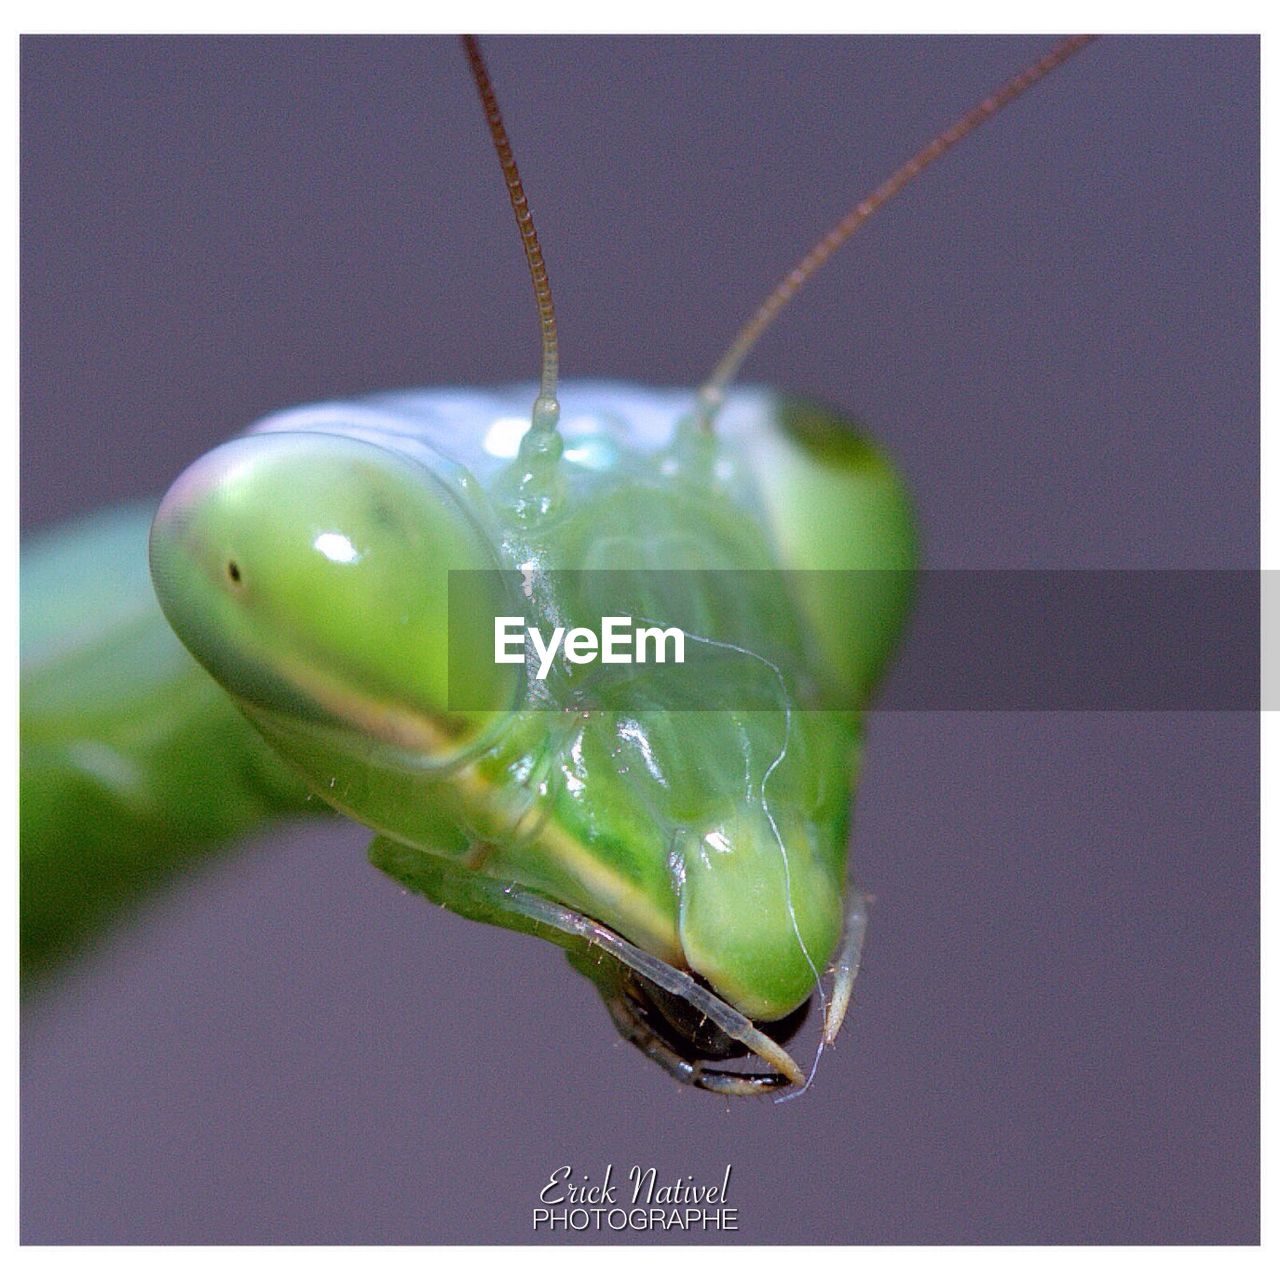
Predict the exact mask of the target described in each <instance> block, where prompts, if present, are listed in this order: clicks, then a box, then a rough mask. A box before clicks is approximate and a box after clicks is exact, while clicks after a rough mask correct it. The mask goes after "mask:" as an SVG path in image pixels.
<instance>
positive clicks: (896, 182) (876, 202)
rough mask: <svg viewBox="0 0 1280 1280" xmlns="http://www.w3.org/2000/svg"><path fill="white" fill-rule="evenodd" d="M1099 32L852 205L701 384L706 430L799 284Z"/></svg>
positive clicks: (1062, 46) (1057, 54) (1056, 54)
mask: <svg viewBox="0 0 1280 1280" xmlns="http://www.w3.org/2000/svg"><path fill="white" fill-rule="evenodd" d="M1096 38H1097V37H1096V36H1071V37H1069V38H1068V39H1066V40H1063V41H1062V42H1061V43H1059V44H1057V45H1055V46H1054V47H1053V48H1052V49H1050V50H1049V52H1048V53H1046V54H1045V55H1044V57H1043V58H1041V59H1040V60H1039V61H1038V62H1035V63H1033V64H1032V65H1031V66H1029V67H1028V68H1027V69H1026V70H1025V71H1023V72H1022V73H1021V74H1020V75H1017V76H1014V78H1013V79H1012V80H1010V81H1009V82H1008V83H1007V84H1005V85H1003V86H1002V87H1001V88H999V89H997V90H996V91H995V93H993V94H991V96H990V97H988V98H984V99H983V100H982V101H981V102H980V103H978V105H977V106H976V107H974V108H973V109H972V110H971V111H969V112H967V113H966V114H965V115H963V116H961V117H960V119H959V120H957V121H956V122H955V124H953V125H952V126H951V127H950V128H949V129H947V130H945V131H944V132H943V133H940V134H938V136H937V137H936V138H934V140H933V141H932V142H931V143H929V145H928V146H926V147H924V148H923V149H921V150H920V151H917V152H916V154H915V155H914V156H912V157H911V159H910V160H908V161H907V162H906V164H904V165H903V166H902V167H901V168H900V169H897V170H895V171H894V172H893V173H892V174H891V175H890V176H889V177H888V178H886V179H885V180H884V181H883V182H882V183H881V184H880V185H879V186H878V187H877V188H876V189H875V190H874V191H873V192H872V193H871V194H870V195H869V196H867V198H866V199H865V200H863V201H862V202H861V204H858V205H856V206H854V208H852V209H851V210H850V211H849V212H848V213H847V214H845V216H844V217H843V218H841V220H840V221H839V222H838V223H836V225H835V226H834V227H832V228H831V230H830V231H828V232H827V234H826V235H824V236H823V237H822V239H821V240H819V241H818V243H817V244H815V245H814V246H813V248H812V249H810V250H809V252H808V253H806V254H805V255H804V257H803V258H801V259H800V261H799V262H798V263H797V264H796V265H795V266H794V267H793V268H792V269H791V270H790V271H789V272H788V273H787V274H786V275H785V276H784V277H783V278H782V280H780V281H779V282H778V284H777V286H776V287H775V288H774V290H773V292H772V293H771V294H769V296H768V297H767V298H766V299H765V300H764V301H763V302H762V303H761V304H760V306H759V307H758V308H757V309H756V312H755V314H754V315H753V316H752V317H751V319H750V320H748V321H747V323H746V324H745V325H743V326H742V329H741V330H740V331H739V333H738V336H737V337H736V338H735V339H734V340H733V344H732V345H731V346H730V347H729V350H728V351H726V352H725V354H724V356H723V357H722V358H721V360H720V363H719V364H718V365H716V367H715V368H714V369H713V370H712V371H711V376H710V377H709V378H708V379H707V381H706V382H705V383H703V385H702V387H701V389H700V390H699V392H698V403H697V409H696V412H695V416H696V417H697V420H698V422H699V424H700V425H701V427H702V429H703V430H704V431H710V430H711V428H712V424H713V422H714V419H715V415H716V412H717V410H718V409H719V408H720V405H721V403H722V402H723V400H724V393H725V389H726V388H727V387H728V385H729V383H730V382H732V381H733V379H734V378H735V377H736V376H737V374H738V370H739V369H740V368H741V367H742V362H743V360H745V359H746V357H747V355H748V353H749V352H750V351H751V348H752V347H754V346H755V344H756V342H757V341H758V340H759V338H760V335H761V334H762V333H763V332H764V331H765V330H766V329H767V328H768V327H769V325H770V324H771V323H772V321H773V318H774V317H775V316H776V315H777V314H778V312H779V311H781V310H782V308H783V307H785V306H786V305H787V303H788V302H790V301H791V299H792V298H794V297H795V295H796V293H797V292H798V291H799V290H800V288H801V286H802V285H803V284H804V283H805V282H806V281H807V280H808V279H810V277H811V276H812V275H813V274H814V272H816V271H817V270H818V268H819V267H821V266H822V264H823V263H824V262H826V260H827V259H828V258H830V257H831V255H832V254H833V253H835V251H836V250H837V249H839V248H840V246H841V245H843V244H844V242H845V241H846V240H848V239H849V237H850V236H851V235H853V233H854V232H855V231H857V229H858V228H859V227H860V226H862V224H863V223H864V222H866V220H867V219H868V218H869V217H871V215H872V214H873V213H875V211H876V210H877V209H879V208H880V207H881V206H882V205H884V204H886V203H888V201H889V200H891V199H892V198H893V197H894V196H896V195H897V194H898V192H899V191H901V190H902V188H903V187H905V186H906V185H907V183H909V182H910V181H911V180H912V179H913V178H915V177H918V176H919V175H920V174H921V173H923V172H924V170H925V169H927V168H928V167H929V166H930V165H931V164H932V163H933V162H934V161H935V160H937V159H939V158H940V157H942V156H944V155H945V154H946V153H947V152H948V151H950V150H951V148H952V147H954V146H955V145H956V143H957V142H959V141H960V140H961V139H962V138H965V137H967V136H968V135H969V134H971V133H972V132H973V131H974V130H975V129H976V128H977V127H978V126H979V125H981V124H985V123H986V122H987V121H988V120H990V119H991V117H992V116H994V115H995V114H996V113H997V112H998V111H1000V109H1001V108H1002V107H1007V106H1008V105H1009V103H1011V102H1013V101H1014V99H1015V98H1019V97H1021V96H1022V95H1023V94H1024V93H1026V91H1027V90H1028V89H1030V88H1031V87H1032V85H1034V84H1037V83H1038V82H1039V81H1041V80H1043V79H1044V77H1045V76H1047V75H1048V74H1049V72H1051V71H1053V70H1054V69H1055V68H1057V67H1060V66H1061V65H1062V64H1063V63H1064V62H1066V60H1067V59H1068V58H1070V57H1071V56H1072V54H1075V53H1079V51H1080V50H1081V49H1083V48H1084V47H1085V45H1087V44H1088V43H1089V42H1090V41H1092V40H1094V39H1096Z"/></svg>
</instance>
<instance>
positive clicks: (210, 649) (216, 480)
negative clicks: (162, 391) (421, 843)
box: [151, 432, 517, 756]
mask: <svg viewBox="0 0 1280 1280" xmlns="http://www.w3.org/2000/svg"><path fill="white" fill-rule="evenodd" d="M494 566H495V561H494V557H493V553H492V551H491V550H490V545H489V542H488V540H487V538H486V536H485V534H484V532H483V530H482V529H481V528H480V527H479V525H478V524H477V523H476V522H475V520H474V519H473V518H472V517H471V515H470V514H469V513H468V512H467V510H465V509H464V506H463V505H462V503H461V502H460V500H459V499H458V498H457V497H456V496H455V495H454V493H453V492H451V491H450V489H449V488H448V487H447V486H446V484H445V483H444V482H443V481H441V480H440V479H439V478H438V477H436V476H435V475H434V474H433V473H432V472H431V471H430V470H429V469H428V468H427V467H426V466H424V465H422V464H419V463H416V462H414V461H412V460H410V459H407V458H404V457H402V456H400V455H398V454H394V453H391V452H390V451H388V450H386V449H383V448H380V447H379V446H377V445H374V444H370V443H367V442H365V441H361V440H352V439H346V438H342V437H338V436H333V435H321V434H310V433H305V432H289V433H281V434H263V435H256V436H248V437H245V438H243V439H240V440H234V441H232V442H230V443H229V444H225V445H222V446H221V447H219V448H217V449H214V450H213V451H212V452H211V453H208V454H206V455H205V456H204V457H203V458H201V459H200V460H199V461H197V462H196V463H195V464H194V465H193V466H191V467H189V468H188V469H187V470H186V471H185V472H184V473H183V474H182V475H181V476H180V477H179V479H178V480H177V481H176V482H175V483H174V485H173V487H172V488H171V489H170V490H169V492H168V494H167V495H166V497H165V499H164V502H163V503H162V504H161V507H160V510H159V512H158V514H157V516H156V520H155V524H154V526H153V528H152V534H151V568H152V577H153V581H154V583H155V587H156V593H157V595H158V597H159V599H160V604H161V607H162V608H163V609H164V612H165V614H166V616H167V617H168V619H169V621H170V623H171V624H172V626H173V628H174V630H175V631H177V633H178V635H179V636H180V637H181V639H182V641H183V643H184V644H185V645H186V646H187V648H188V649H190V650H191V652H192V653H193V654H194V655H195V656H196V658H197V659H199V661H200V662H201V663H202V664H203V665H204V666H205V667H206V668H207V669H208V670H209V671H210V672H211V673H212V674H213V676H214V677H215V678H216V679H217V680H218V681H219V683H221V684H222V685H223V686H224V687H225V688H226V689H227V690H228V691H229V692H230V693H231V694H232V695H234V696H235V697H236V698H238V699H239V700H240V701H241V703H242V704H245V705H246V707H247V708H248V709H250V710H251V712H259V713H264V712H265V713H267V714H269V715H273V716H283V717H286V718H288V719H289V720H290V721H291V722H293V723H295V725H296V724H297V722H302V723H303V724H311V723H315V724H318V725H320V724H324V725H328V726H330V727H338V728H346V729H350V730H353V731H357V730H358V731H359V732H361V733H371V734H372V735H373V737H374V738H376V739H381V740H382V741H384V742H386V743H389V744H391V745H394V746H397V747H400V748H402V749H404V750H405V751H407V752H409V753H416V754H420V755H427V756H433V755H440V754H444V755H448V754H450V753H452V752H453V751H455V750H456V749H457V748H458V746H459V745H460V744H465V742H467V741H469V740H471V739H473V738H474V737H475V736H476V734H477V733H478V732H481V731H482V730H483V728H484V726H485V723H486V719H487V718H486V717H485V716H480V715H477V714H475V713H474V712H470V713H466V714H457V713H453V712H451V710H450V698H449V683H450V678H451V675H452V678H453V679H455V680H458V679H461V678H465V679H466V681H467V684H468V695H469V696H468V697H467V698H466V699H465V701H466V704H467V706H468V707H487V708H502V707H506V706H509V705H510V704H511V701H512V700H513V698H514V697H515V694H516V685H517V677H516V675H515V674H513V671H512V668H510V667H494V666H493V665H491V664H485V665H484V666H480V665H479V664H477V667H476V670H475V671H474V672H472V671H465V672H460V670H459V668H458V666H457V662H458V661H459V660H461V659H465V656H466V655H461V659H460V657H459V656H458V655H455V666H454V668H453V670H452V672H451V669H450V664H449V644H448V591H449V572H450V570H455V569H472V570H474V569H489V568H493V567H494ZM496 589H497V587H496V575H495V590H496ZM476 681H488V682H489V684H490V685H492V686H493V687H486V688H485V689H484V690H483V691H482V696H475V693H476V691H475V683H476ZM495 714H496V713H495Z"/></svg>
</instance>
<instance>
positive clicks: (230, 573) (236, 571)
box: [227, 560, 240, 582]
mask: <svg viewBox="0 0 1280 1280" xmlns="http://www.w3.org/2000/svg"><path fill="white" fill-rule="evenodd" d="M227 577H228V578H230V579H231V581H232V582H239V581H240V566H239V565H238V564H236V562H235V561H234V560H228V561H227Z"/></svg>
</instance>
